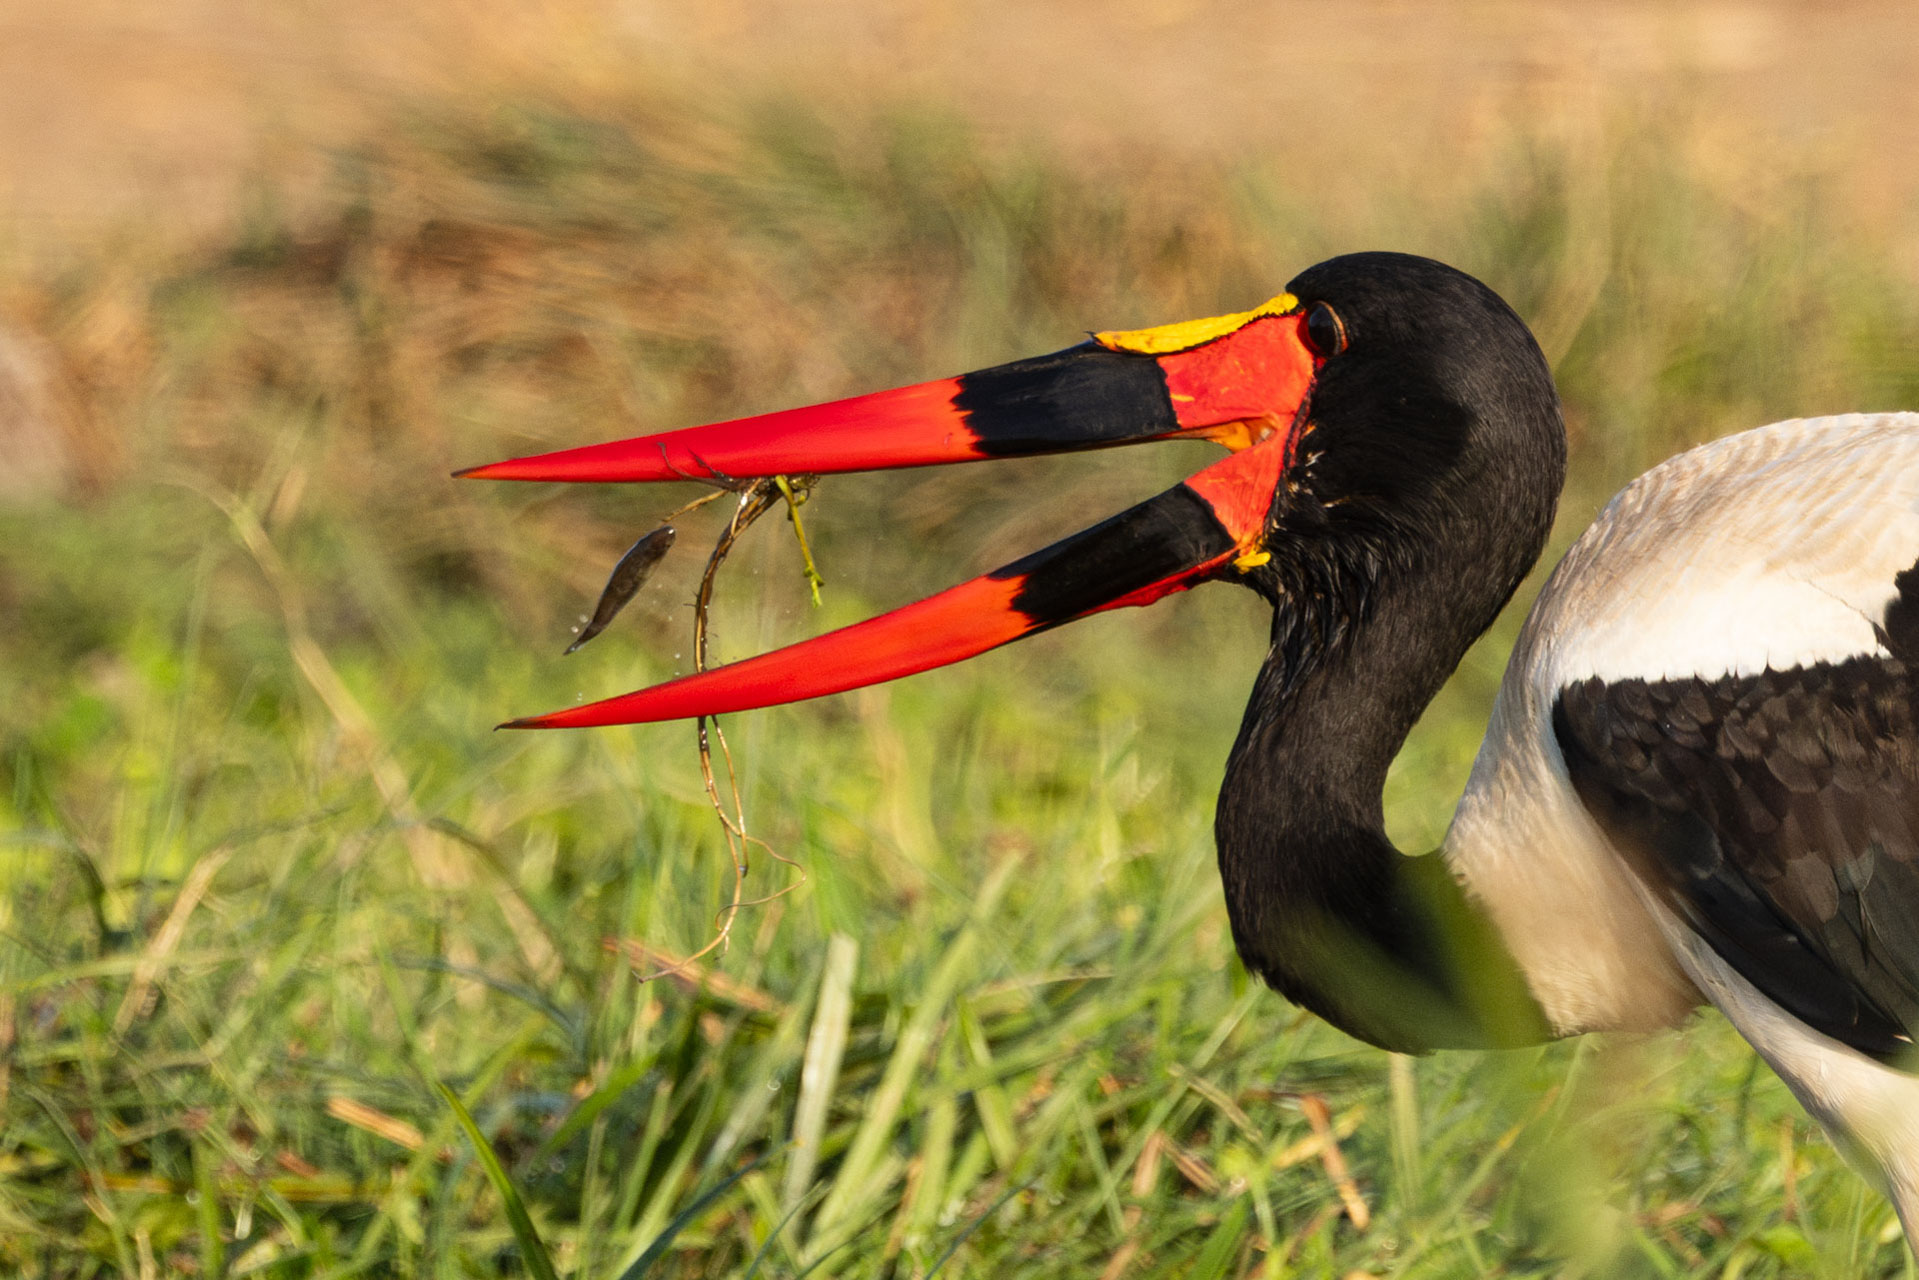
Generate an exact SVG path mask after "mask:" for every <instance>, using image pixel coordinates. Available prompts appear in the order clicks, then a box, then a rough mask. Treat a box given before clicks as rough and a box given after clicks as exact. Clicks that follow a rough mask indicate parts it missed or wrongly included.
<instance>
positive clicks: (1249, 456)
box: [458, 294, 1322, 729]
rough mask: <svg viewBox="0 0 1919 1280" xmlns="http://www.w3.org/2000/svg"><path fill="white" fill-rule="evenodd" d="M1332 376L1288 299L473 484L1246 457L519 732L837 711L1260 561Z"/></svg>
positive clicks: (528, 462) (624, 444)
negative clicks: (833, 704) (851, 698)
mask: <svg viewBox="0 0 1919 1280" xmlns="http://www.w3.org/2000/svg"><path fill="white" fill-rule="evenodd" d="M1320 363H1322V362H1321V359H1320V357H1319V356H1317V355H1316V354H1315V353H1314V351H1313V349H1312V347H1311V346H1310V345H1309V344H1308V343H1307V341H1306V337H1305V333H1304V324H1303V319H1302V316H1301V310H1300V306H1299V304H1298V302H1297V301H1296V300H1295V299H1293V298H1292V297H1291V296H1290V295H1286V294H1282V295H1280V296H1279V297H1277V298H1275V299H1273V300H1272V301H1271V302H1268V303H1266V304H1265V305H1264V306H1262V307H1259V308H1256V309H1255V310H1252V311H1247V312H1241V313H1239V314H1236V315H1229V316H1217V317H1214V318H1212V319H1207V320H1194V321H1188V322H1186V323H1184V324H1175V325H1166V326H1163V327H1161V328H1156V329H1142V330H1136V331H1131V332H1124V333H1099V334H1094V335H1093V338H1092V340H1091V341H1089V342H1085V343H1081V344H1080V345H1079V346H1075V347H1069V348H1067V349H1066V350H1064V351H1060V352H1056V353H1054V354H1052V355H1047V356H1039V357H1036V358H1033V359H1030V360H1020V361H1015V362H1014V363H1012V364H1005V365H999V366H997V367H995V368H991V369H985V370H982V371H980V372H978V373H969V374H965V375H962V376H961V377H958V378H947V379H943V380H941V381H939V382H928V383H922V384H920V385H919V386H912V387H901V388H899V389H897V390H893V391H880V392H876V393H874V394H872V395H864V396H856V397H854V398H852V399H850V400H839V401H834V402H833V403H831V404H823V405H813V406H810V407H807V408H803V409H790V410H787V411H785V412H781V413H769V414H764V415H761V416H759V417H753V418H740V419H737V420H735V421H732V422H720V423H714V424H711V425H709V426H702V427H688V428H686V429H684V430H681V431H668V432H664V433H661V434H659V435H653V436H641V437H637V438H634V439H631V440H618V441H613V442H611V443H608V444H598V445H588V446H586V447H584V448H579V449H567V450H563V451H561V452H558V453H549V454H543V455H540V456H538V457H531V458H518V459H514V460H512V461H508V462H497V463H493V464H491V465H490V466H484V467H475V468H472V469H471V470H467V471H463V472H460V473H458V474H459V475H461V476H464V477H469V478H475V479H497V480H565V481H576V482H582V481H654V480H682V479H693V480H714V479H734V478H750V477H760V476H772V475H785V474H799V473H808V472H811V473H823V472H834V471H869V470H879V469H886V468H893V467H918V466H931V465H936V464H940V463H949V462H967V461H976V460H983V459H989V458H1004V457H1018V456H1023V455H1028V454H1041V453H1066V452H1073V451H1076V450H1081V449H1098V448H1107V447H1111V446H1114V445H1122V444H1135V443H1139V442H1142V441H1147V440H1167V439H1177V438H1185V437H1193V436H1198V437H1203V438H1205V439H1210V440H1214V441H1217V442H1219V443H1221V444H1223V445H1225V446H1226V447H1227V448H1228V449H1231V450H1232V451H1233V452H1232V453H1231V454H1230V455H1229V456H1227V457H1225V458H1222V459H1221V460H1220V461H1218V462H1215V463H1213V464H1212V465H1211V466H1209V467H1206V468H1205V469H1204V470H1202V471H1200V472H1198V473H1197V474H1195V475H1193V476H1191V477H1189V478H1188V479H1187V480H1186V481H1185V482H1184V483H1182V484H1179V485H1175V486H1174V487H1173V488H1171V489H1168V490H1166V492H1164V493H1161V494H1159V495H1158V496H1157V497H1154V498H1149V499H1148V500H1146V501H1145V502H1142V503H1140V504H1139V505H1137V506H1135V507H1132V508H1130V509H1128V510H1126V511H1123V512H1121V513H1120V514H1118V515H1116V516H1113V517H1112V518H1111V519H1108V520H1105V521H1102V522H1101V523H1099V524H1096V525H1094V526H1093V527H1091V528H1089V529H1085V530H1082V531H1081V532H1079V533H1076V534H1074V535H1072V536H1071V537H1069V538H1065V539H1063V540H1062V541H1059V542H1056V543H1054V544H1053V545H1052V546H1050V547H1047V548H1045V549H1044V550H1042V551H1036V552H1034V553H1033V554H1032V555H1029V556H1026V557H1024V558H1023V559H1020V560H1016V561H1014V562H1013V563H1012V564H1009V565H1007V566H1005V567H1004V568H1002V569H997V570H995V571H993V572H992V573H989V574H986V575H984V576H982V577H978V578H975V579H973V580H972V581H970V582H963V583H961V584H960V585H959V586H956V587H951V588H949V589H947V590H945V591H942V592H940V593H939V594H938V595H935V596H930V597H928V598H927V599H925V600H921V601H919V602H918V603H917V604H910V605H907V606H905V607H904V608H901V609H895V610H893V611H892V612H891V613H886V614H882V615H880V616H879V617H877V618H871V619H868V620H867V621H865V622H861V623H856V624H854V625H853V626H850V627H844V628H842V629H840V630H838V631H834V632H829V633H828V634H826V635H823V636H817V637H815V638H813V639H811V640H805V641H801V642H800V643H798V644H793V645H788V646H787V647H786V648H784V649H776V650H774V651H773V652H771V653H765V654H761V655H759V656H758V657H754V658H748V659H746V660H745V661H742V662H735V663H732V664H730V665H728V666H724V667H716V668H714V669H713V670H711V671H704V672H700V673H698V674H695V675H690V676H684V677H682V678H680V679H677V680H670V681H668V682H666V683H665V684H660V685H655V686H654V687H652V688H650V689H641V690H639V691H637V692H634V693H628V694H623V695H621V696H620V697H616V698H608V699H605V700H604V701H601V702H594V703H588V704H586V705H583V706H578V707H571V708H568V709H566V710H563V711H555V712H550V713H548V714H546V715H543V716H532V717H529V718H527V719H523V720H514V721H510V722H509V723H508V724H507V725H505V726H504V727H506V728H511V729H547V728H573V727H580V726H587V725H608V724H639V723H647V722H651V721H656V720H679V719H687V718H691V717H695V716H708V715H716V714H719V713H720V712H725V711H745V710H748V709H750V708H753V707H764V706H772V705H774V704H776V703H782V702H798V701H800V700H802V699H805V698H817V697H820V696H822V695H824V694H829V693H841V692H844V691H845V690H848V689H857V688H860V687H862V686H864V685H869V684H879V683H881V682H883V681H887V680H895V679H898V678H899V677H901V676H906V675H911V674H913V673H914V672H917V671H926V670H929V669H931V668H933V667H940V666H945V665H947V664H949V663H954V662H959V661H962V660H963V659H966V658H970V657H973V656H974V655H976V654H980V653H984V652H986V651H987V650H988V649H993V648H997V647H998V646H1000V645H1003V644H1006V643H1008V642H1010V641H1013V640H1018V639H1020V638H1021V637H1023V636H1029V635H1032V634H1033V633H1035V632H1037V631H1043V630H1045V629H1047V628H1048V627H1054V626H1058V625H1059V624H1061V623H1063V622H1070V621H1072V620H1073V619H1075V618H1083V617H1085V616H1087V615H1088V614H1092V613H1098V612H1100V611H1101V610H1105V609H1116V608H1119V607H1121V606H1123V605H1144V604H1151V603H1152V602H1153V601H1155V600H1158V599H1159V598H1161V597H1162V596H1166V595H1170V594H1172V593H1174V592H1177V591H1184V590H1186V589H1187V588H1189V587H1191V586H1193V585H1194V584H1195V583H1198V582H1201V581H1204V580H1206V579H1208V578H1212V577H1217V576H1220V575H1222V574H1226V573H1230V572H1232V571H1234V569H1235V567H1236V566H1237V568H1238V569H1239V570H1240V571H1244V570H1245V569H1247V568H1250V567H1252V566H1253V565H1255V564H1258V563H1261V562H1263V560H1264V559H1265V555H1264V552H1263V551H1262V550H1261V546H1260V544H1261V540H1262V538H1263V537H1264V535H1265V532H1266V521H1267V515H1268V512H1269V511H1270V510H1271V508H1272V504H1273V495H1274V492H1275V491H1276V489H1277V488H1278V486H1279V484H1280V481H1281V479H1282V477H1283V475H1284V473H1285V470H1286V468H1287V467H1288V466H1289V465H1290V463H1291V462H1292V459H1293V455H1294V453H1295V451H1296V448H1297V445H1298V442H1299V438H1300V436H1301V434H1302V432H1303V431H1304V429H1305V424H1306V415H1307V410H1308V407H1309V401H1310V393H1311V390H1312V384H1313V378H1314V375H1315V374H1316V373H1317V371H1318V367H1319V365H1320Z"/></svg>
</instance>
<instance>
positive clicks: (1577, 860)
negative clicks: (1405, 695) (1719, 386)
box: [1445, 413, 1919, 1229]
mask: <svg viewBox="0 0 1919 1280" xmlns="http://www.w3.org/2000/svg"><path fill="white" fill-rule="evenodd" d="M1916 563H1919V414H1910V413H1901V414H1880V415H1857V414H1854V415H1847V416H1842V417H1833V418H1813V419H1801V420H1795V421H1790V422H1780V423H1775V424H1773V425H1772V426H1768V427H1762V428H1759V429H1757V430H1753V431H1747V432H1743V433H1741V434H1738V435H1734V436H1730V437H1727V438H1725V439H1722V440H1718V441H1715V442H1713V443H1712V444H1708V445H1704V446H1701V447H1699V448H1697V449H1694V450H1691V451H1690V452H1688V453H1685V454H1682V455H1680V456H1679V457H1676V458H1673V459H1672V460H1670V461H1668V462H1666V463H1664V464H1662V465H1661V466H1659V467H1656V468H1654V469H1653V470H1652V471H1650V472H1648V473H1646V474H1645V475H1643V476H1641V477H1640V478H1639V479H1638V480H1636V481H1634V482H1633V483H1632V484H1631V485H1630V486H1628V487H1627V488H1626V489H1625V491H1624V492H1622V493H1621V494H1620V495H1619V496H1618V497H1616V498H1615V499H1614V500H1613V501H1612V502H1611V503H1610V504H1609V505H1608V506H1607V507H1606V509H1605V510H1604V511H1603V512H1602V513H1601V514H1600V516H1599V518H1598V519H1597V520H1596V521H1595V522H1594V523H1593V525H1592V526H1591V528H1589V529H1588V530H1587V531H1586V533H1585V534H1584V535H1583V536H1582V537H1581V538H1580V539H1579V541H1578V542H1577V543H1576V544H1575V545H1574V547H1573V548H1572V550H1571V551H1570V552H1568V553H1567V555H1566V557H1565V559H1564V560H1563V561H1561V563H1560V564H1559V566H1558V568H1557V569H1556V570H1555V571H1554V573H1553V575H1552V578H1551V580H1550V581H1549V582H1548V583H1547V585H1546V587H1545V589H1544V590H1543V591H1542V592H1541V593H1540V596H1539V599H1538V600H1537V602H1536V603H1535V604H1534V606H1533V609H1532V612H1531V613H1530V615H1529V616H1528V617H1527V620H1526V624H1525V627H1524V628H1523V630H1522V631H1521V633H1520V638H1519V641H1518V644H1517V645H1516V646H1515V648H1514V651H1513V655H1512V658H1511V661H1510V663H1509V665H1508V667H1507V671H1506V677H1505V680H1504V683H1503V685H1502V687H1501V689H1500V693H1499V697H1498V700H1497V701H1496V702H1495V704H1494V708H1493V713H1492V720H1491V724H1490V726H1489V728H1488V730H1487V734H1486V738H1485V741H1484V743H1483V744H1482V746H1481V748H1480V752H1479V756H1478V759H1477V760H1476V761H1475V763H1474V767H1473V772H1472V776H1471V779H1470V781H1469V782H1468V784H1467V787H1466V792H1465V795H1464V796H1463V797H1462V799H1461V801H1460V804H1459V808H1458V811H1457V813H1456V814H1455V817H1454V820H1453V824H1452V828H1451V830H1450V831H1449V833H1448V835H1447V839H1446V848H1445V856H1446V857H1447V860H1448V862H1449V863H1450V864H1451V866H1452V868H1453V870H1454V871H1455V873H1456V874H1457V875H1458V876H1459V877H1460V879H1461V880H1462V881H1463V882H1464V883H1465V884H1466V885H1467V886H1468V888H1469V891H1470V892H1471V893H1472V894H1473V895H1474V896H1475V897H1476V898H1477V899H1478V900H1479V901H1480V902H1481V903H1483V904H1484V906H1485V908H1486V910H1487V911H1488V912H1489V914H1490V915H1491V916H1492V917H1493V919H1494V920H1495V921H1496V922H1497V924H1498V926H1499V930H1500V933H1501V936H1502V937H1503V938H1504V939H1505V941H1506V943H1507V945H1508V946H1509V947H1510V948H1511V950H1512V953H1513V955H1514V957H1515V958H1516V960H1517V962H1518V964H1519V965H1520V967H1521V969H1522V970H1523V971H1524V972H1525V975H1526V980H1527V983H1528V986H1529V988H1530V989H1531V990H1532V992H1533V993H1534V994H1535V996H1536V997H1537V998H1538V1000H1539V1002H1540V1005H1541V1007H1542V1009H1543V1010H1544V1012H1545V1014H1546V1016H1547V1018H1548V1019H1549V1021H1550V1022H1551V1024H1552V1026H1553V1029H1554V1031H1555V1032H1556V1033H1558V1034H1561V1035H1570V1034H1575V1033H1578V1032H1582V1031H1595V1030H1618V1029H1627V1030H1643V1029H1651V1028H1656V1027H1660V1026H1665V1025H1669V1024H1672V1023H1675V1022H1677V1021H1679V1020H1680V1019H1681V1018H1683V1017H1684V1016H1685V1015H1686V1014H1688V1013H1689V1012H1690V1011H1691V1010H1692V1009H1693V1008H1694V1007H1696V1006H1697V1005H1698V1004H1700V1003H1702V1001H1707V1000H1709V1001H1710V1002H1711V1003H1713V1004H1714V1005H1716V1006H1718V1007H1719V1009H1720V1010H1721V1011H1722V1012H1723V1013H1724V1014H1725V1015H1726V1017H1727V1018H1728V1019H1729V1020H1730V1021H1731V1022H1732V1023H1733V1025H1734V1026H1735V1027H1736V1028H1737V1029H1738V1030H1739V1032H1740V1034H1741V1035H1743V1036H1744V1037H1745V1038H1746V1040H1747V1041H1748V1042H1749V1043H1751V1044H1752V1046H1753V1047H1754V1048H1755V1049H1756V1050H1758V1051H1759V1053H1760V1054H1761V1056H1763V1057H1764V1058H1765V1059H1766V1061H1767V1063H1768V1064H1769V1065H1771V1066H1772V1068H1773V1069H1774V1070H1775V1071H1777V1072H1778V1073H1779V1075H1780V1076H1781V1077H1782V1078H1783V1079H1784V1080H1785V1081H1786V1083H1787V1084H1788V1085H1789V1086H1790V1087H1791V1088H1792V1090H1793V1092H1794V1094H1795V1095H1797V1097H1798V1098H1799V1100H1800V1102H1801V1103H1802V1104H1803V1105H1804V1106H1805V1107H1806V1109H1807V1110H1808V1111H1810V1112H1811V1113H1812V1114H1813V1115H1814V1116H1815V1117H1816V1118H1818V1119H1819V1121H1820V1122H1821V1123H1822V1124H1823V1125H1825V1126H1826V1128H1827V1129H1828V1130H1829V1131H1830V1132H1832V1133H1833V1134H1834V1136H1835V1137H1836V1138H1837V1139H1838V1140H1839V1141H1840V1143H1841V1145H1842V1147H1845V1148H1847V1149H1849V1150H1850V1151H1851V1152H1852V1154H1853V1155H1854V1156H1855V1158H1856V1159H1857V1161H1858V1163H1860V1164H1862V1165H1863V1166H1865V1168H1866V1169H1867V1170H1868V1172H1869V1173H1878V1174H1879V1175H1881V1177H1880V1180H1881V1181H1882V1183H1883V1187H1884V1189H1885V1190H1886V1191H1887V1192H1888V1193H1889V1194H1890V1195H1891V1196H1892V1198H1893V1200H1894V1202H1895V1204H1896V1205H1897V1207H1898V1209H1899V1211H1900V1214H1901V1217H1902V1219H1903V1220H1904V1221H1905V1222H1906V1224H1907V1226H1908V1228H1909V1229H1911V1228H1913V1227H1915V1226H1916V1225H1919V1219H1916V1218H1915V1216H1914V1215H1915V1211H1919V1079H1916V1078H1915V1077H1914V1076H1912V1075H1911V1074H1908V1072H1907V1071H1905V1070H1901V1069H1899V1066H1898V1065H1895V1064H1899V1063H1901V1062H1905V1064H1906V1065H1910V1062H1909V1060H1908V1058H1907V1055H1908V1054H1909V1052H1910V1050H1911V1048H1912V1042H1911V1039H1910V1028H1911V1027H1912V1025H1913V1023H1914V1020H1915V1015H1916V1014H1919V735H1916V734H1915V731H1914V730H1915V724H1914V709H1915V705H1919V611H1916V610H1919V574H1916V573H1914V572H1913V570H1914V567H1915V564H1916Z"/></svg>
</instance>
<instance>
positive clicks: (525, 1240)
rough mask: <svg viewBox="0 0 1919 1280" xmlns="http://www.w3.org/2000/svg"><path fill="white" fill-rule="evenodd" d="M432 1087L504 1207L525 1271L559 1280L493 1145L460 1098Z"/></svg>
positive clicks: (537, 1279)
mask: <svg viewBox="0 0 1919 1280" xmlns="http://www.w3.org/2000/svg"><path fill="white" fill-rule="evenodd" d="M433 1087H434V1088H436V1089H438V1090H439V1091H440V1096H441V1097H442V1098H445V1099H446V1105H447V1106H449V1107H451V1108H452V1109H453V1118H454V1119H456V1120H458V1121H459V1122H460V1128H462V1129H464V1130H466V1137H467V1141H469V1142H471V1143H472V1144H473V1153H474V1154H475V1155H477V1156H479V1158H480V1167H481V1168H482V1169H485V1170H486V1176H487V1181H489V1182H491V1183H492V1184H493V1189H494V1190H495V1191H497V1192H499V1193H500V1200H501V1201H502V1202H503V1203H504V1204H505V1205H506V1221H507V1225H508V1226H510V1227H512V1228H513V1238H514V1239H515V1240H517V1241H519V1242H520V1256H521V1257H523V1258H525V1259H526V1269H527V1270H528V1271H529V1272H531V1273H532V1274H533V1276H534V1280H560V1277H559V1273H558V1272H556V1271H554V1270H553V1259H552V1257H551V1256H549V1255H548V1253H547V1251H546V1243H545V1242H544V1241H542V1240H541V1239H540V1233H539V1231H538V1230H537V1229H536V1228H535V1227H534V1225H533V1219H532V1218H530V1217H528V1216H527V1212H526V1202H525V1201H523V1200H521V1199H520V1189H519V1188H518V1187H516V1186H514V1185H513V1179H512V1178H509V1177H508V1176H507V1173H506V1167H505V1166H504V1165H502V1164H501V1163H500V1157H499V1156H497V1155H495V1154H494V1151H493V1144H492V1143H490V1142H488V1141H487V1140H486V1135H485V1134H483V1133H481V1132H480V1126H479V1125H477V1124H475V1123H473V1117H472V1115H470V1114H469V1113H468V1112H467V1109H466V1106H465V1104H464V1103H462V1102H461V1101H460V1095H458V1094H457V1093H454V1092H453V1090H451V1089H449V1088H447V1087H446V1085H444V1084H442V1083H440V1082H439V1081H437V1080H436V1081H434V1082H433Z"/></svg>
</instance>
